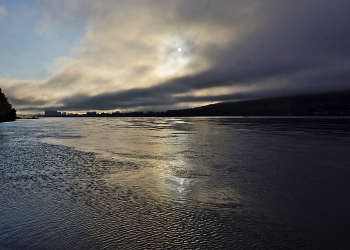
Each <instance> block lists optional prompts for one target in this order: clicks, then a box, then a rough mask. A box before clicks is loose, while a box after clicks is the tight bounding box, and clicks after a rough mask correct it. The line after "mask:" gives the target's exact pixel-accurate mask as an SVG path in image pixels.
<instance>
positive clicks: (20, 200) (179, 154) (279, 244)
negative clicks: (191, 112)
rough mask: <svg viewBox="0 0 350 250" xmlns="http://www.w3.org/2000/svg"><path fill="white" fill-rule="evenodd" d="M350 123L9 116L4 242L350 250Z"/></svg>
mask: <svg viewBox="0 0 350 250" xmlns="http://www.w3.org/2000/svg"><path fill="white" fill-rule="evenodd" d="M349 125H350V120H349V119H339V118H235V117H221V118H216V117H213V118H42V119H39V120H19V121H16V122H13V123H0V171H1V172H0V173H1V175H0V185H1V191H0V192H1V195H0V249H227V248H231V249H349V247H350V238H349V237H348V236H349V235H350V213H349V211H348V208H349V207H350V199H349V192H350V182H349V180H350V154H349V153H348V152H349V145H350V131H349Z"/></svg>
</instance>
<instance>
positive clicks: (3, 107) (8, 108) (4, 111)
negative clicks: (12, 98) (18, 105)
mask: <svg viewBox="0 0 350 250" xmlns="http://www.w3.org/2000/svg"><path fill="white" fill-rule="evenodd" d="M16 117H17V115H16V110H15V109H14V108H12V105H11V104H10V103H9V102H8V100H7V97H6V96H5V94H4V93H2V90H1V88H0V122H4V121H13V120H15V119H16Z"/></svg>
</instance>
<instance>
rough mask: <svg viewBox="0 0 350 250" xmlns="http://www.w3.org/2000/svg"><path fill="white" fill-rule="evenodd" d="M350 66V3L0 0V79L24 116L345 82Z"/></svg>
mask: <svg viewBox="0 0 350 250" xmlns="http://www.w3.org/2000/svg"><path fill="white" fill-rule="evenodd" d="M349 69H350V1H349V0H337V1H329V0H317V1H314V0H266V1H261V0H215V1H204V0H203V1H202V0H191V1H189V0H176V1H175V0H125V1H124V0H119V1H117V0H99V1H96V0H0V88H2V90H3V92H4V93H5V95H6V96H7V97H8V99H9V101H10V103H11V104H12V106H13V107H15V108H16V110H17V112H18V113H23V114H24V113H35V112H43V111H44V110H58V111H66V112H78V113H79V112H86V111H98V112H112V111H122V112H128V111H136V110H137V111H149V110H152V111H166V110H169V109H183V108H191V107H198V106H203V105H207V104H211V103H217V102H223V101H240V100H250V99H258V98H264V97H276V96H287V95H296V94H309V93H319V92H328V91H345V90H349V89H350V70H349Z"/></svg>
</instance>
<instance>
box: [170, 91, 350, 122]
mask: <svg viewBox="0 0 350 250" xmlns="http://www.w3.org/2000/svg"><path fill="white" fill-rule="evenodd" d="M167 114H168V115H171V116H290V115H291V116H304V115H310V116H316V115H317V116H326V115H328V116H331V115H334V116H350V91H344V92H333V93H322V94H313V95H298V96H288V97H277V98H264V99H258V100H250V101H241V102H224V103H217V104H211V105H207V106H203V107H197V108H191V109H182V110H169V111H168V112H167Z"/></svg>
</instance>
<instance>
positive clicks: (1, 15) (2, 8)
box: [0, 5, 7, 21]
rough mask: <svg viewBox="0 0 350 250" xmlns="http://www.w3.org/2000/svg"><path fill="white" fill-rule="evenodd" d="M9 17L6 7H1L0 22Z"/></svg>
mask: <svg viewBox="0 0 350 250" xmlns="http://www.w3.org/2000/svg"><path fill="white" fill-rule="evenodd" d="M6 16H7V11H6V8H5V6H3V5H0V21H2V20H3V19H5V18H6Z"/></svg>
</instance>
